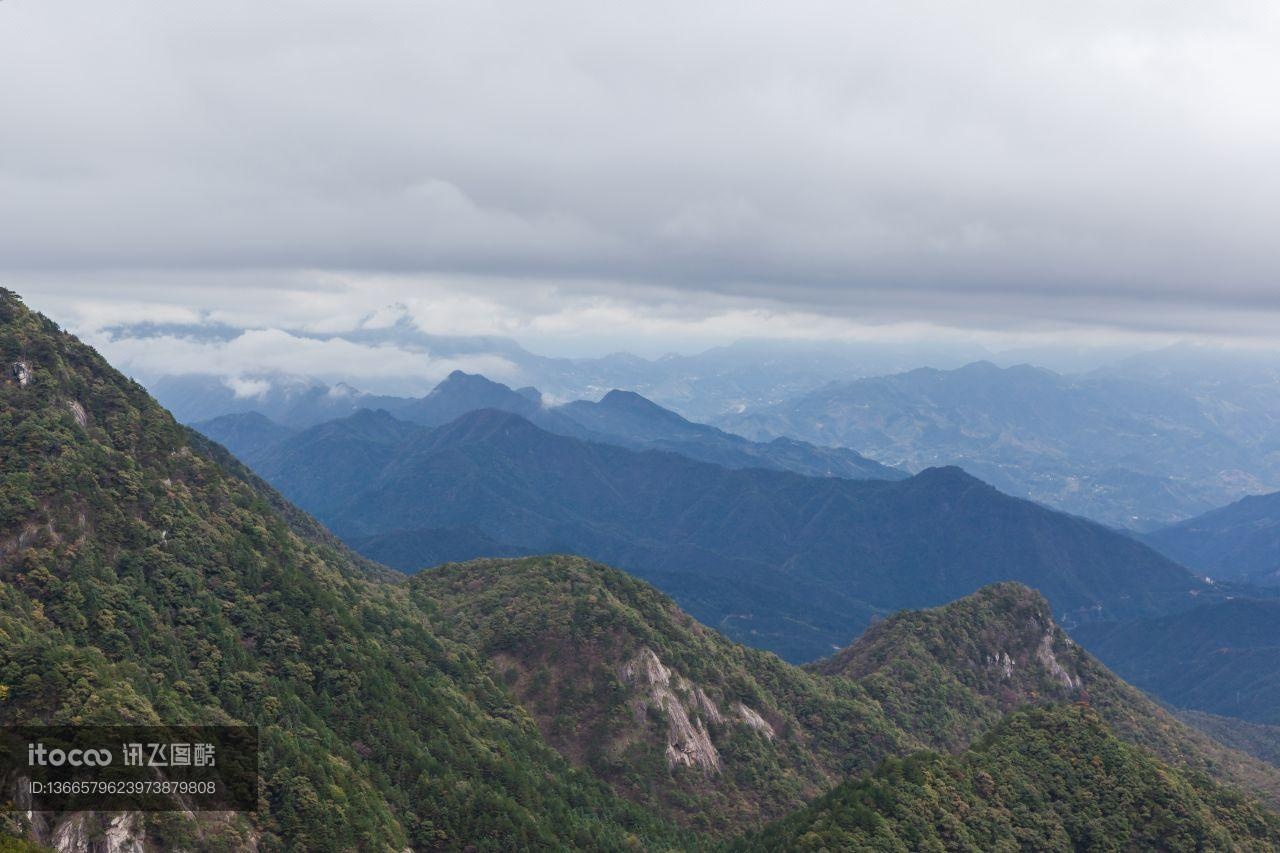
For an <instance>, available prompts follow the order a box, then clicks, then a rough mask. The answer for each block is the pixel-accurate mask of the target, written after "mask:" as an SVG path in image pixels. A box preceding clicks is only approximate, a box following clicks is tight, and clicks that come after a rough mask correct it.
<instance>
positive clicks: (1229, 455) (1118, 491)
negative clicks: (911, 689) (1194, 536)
mask: <svg viewBox="0 0 1280 853" xmlns="http://www.w3.org/2000/svg"><path fill="white" fill-rule="evenodd" d="M1258 405H1262V402H1259V403H1258ZM1267 411H1270V412H1271V414H1269V415H1268V414H1267ZM1254 414H1255V417H1254V418H1253V420H1244V419H1241V418H1233V417H1231V416H1229V413H1227V412H1224V411H1223V409H1222V406H1221V405H1220V404H1216V403H1215V402H1214V401H1213V399H1212V398H1211V397H1209V396H1205V395H1192V394H1190V393H1184V392H1183V391H1181V390H1179V389H1178V388H1177V387H1176V386H1175V385H1165V384H1158V383H1155V382H1152V381H1150V380H1146V379H1139V378H1130V377H1128V376H1125V375H1118V374H1107V373H1094V374H1089V375H1086V376H1062V375H1059V374H1057V373H1053V372H1052V371H1048V370H1044V369H1042V368H1038V367H1032V366H1029V365H1020V366H1014V367H1009V368H1003V369H1002V368H999V367H996V366H995V365H994V364H991V363H990V362H976V363H974V364H970V365H967V366H965V367H962V368H959V369H955V370H935V369H932V368H921V369H917V370H911V371H908V372H906V373H901V374H897V375H893V376H882V377H877V378H871V379H860V380H857V381H852V382H838V383H831V384H829V385H826V386H824V387H822V388H819V389H817V390H814V391H812V392H810V393H808V394H804V395H801V396H799V397H797V398H795V399H793V400H789V401H785V402H781V403H777V404H774V405H771V406H765V407H758V408H756V409H748V410H746V411H745V412H743V413H741V414H738V415H731V416H727V417H724V418H721V419H718V420H717V421H716V423H717V425H718V426H721V427H723V428H725V429H728V430H730V431H732V432H736V433H740V434H742V435H745V436H747V437H749V438H754V439H757V440H767V439H769V438H772V437H775V436H779V435H785V436H790V437H793V438H797V439H802V440H805V441H811V442H814V443H816V444H823V445H841V446H845V447H856V448H858V450H859V451H860V452H862V453H866V454H868V455H870V456H872V457H874V458H875V459H877V460H879V461H881V462H884V463H885V464H888V465H893V466H896V467H901V468H906V469H909V470H919V469H921V468H924V467H928V466H937V465H961V466H963V467H964V468H965V469H966V470H969V471H971V472H973V473H974V474H975V475H976V476H979V477H981V478H983V479H984V480H986V481H988V482H990V483H992V484H993V485H995V486H996V487H997V488H999V489H1001V490H1003V491H1005V492H1008V493H1009V494H1013V495H1017V496H1019V497H1026V498H1030V499H1032V500H1035V501H1038V502H1040V503H1044V504H1046V505H1049V506H1052V507H1055V508H1058V509H1062V510H1065V511H1067V512H1072V513H1075V514H1078V515H1084V516H1087V517H1089V518H1093V519H1095V520H1097V521H1100V522H1103V523H1106V524H1109V525H1111V526H1115V527H1123V528H1131V529H1136V530H1150V529H1153V528H1156V527H1161V526H1165V525H1168V524H1170V523H1173V522H1175V521H1178V520H1180V519H1183V518H1187V517H1188V516H1192V515H1197V514H1199V513H1202V512H1205V511H1207V510H1209V509H1211V508H1213V507H1216V506H1221V505H1222V504H1224V503H1227V502H1228V501H1231V500H1235V499H1236V498H1238V497H1240V496H1241V495H1242V494H1245V493H1248V492H1251V491H1253V492H1257V491H1269V490H1273V489H1276V488H1280V455H1277V454H1276V453H1275V448H1274V446H1273V445H1272V444H1271V443H1270V442H1271V439H1270V438H1269V436H1272V435H1274V434H1275V429H1276V428H1280V409H1270V410H1263V411H1255V412H1254ZM1259 419H1262V420H1264V421H1266V422H1267V423H1270V424H1271V425H1272V426H1271V430H1270V432H1269V433H1268V432H1267V431H1266V430H1264V429H1261V428H1260V427H1259V424H1257V423H1255V422H1254V421H1257V420H1259Z"/></svg>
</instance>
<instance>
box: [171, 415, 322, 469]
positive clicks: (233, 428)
mask: <svg viewBox="0 0 1280 853" xmlns="http://www.w3.org/2000/svg"><path fill="white" fill-rule="evenodd" d="M192 426H193V427H194V428H195V429H196V430H198V431H199V432H201V433H203V434H204V435H206V436H208V437H209V438H212V439H213V440H214V441H216V442H218V443H219V444H221V445H222V446H223V447H225V448H227V450H230V451H231V452H232V453H234V454H235V455H236V456H237V457H238V458H239V459H240V461H241V462H244V463H246V464H248V465H253V464H254V459H255V456H256V454H257V453H258V452H259V451H261V450H262V449H263V448H266V447H270V446H271V445H273V444H275V443H277V442H279V441H283V440H284V439H286V438H288V437H289V436H291V435H295V434H296V433H297V432H298V431H297V430H296V429H291V428H289V427H287V426H282V425H281V424H278V423H276V422H275V421H273V420H271V418H269V417H267V416H266V415H264V414H261V413H259V412H238V413H236V414H230V415H220V416H218V417H216V418H213V419H211V420H207V421H201V422H199V423H196V424H192Z"/></svg>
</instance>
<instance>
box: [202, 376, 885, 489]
mask: <svg viewBox="0 0 1280 853" xmlns="http://www.w3.org/2000/svg"><path fill="white" fill-rule="evenodd" d="M356 399H363V398H356ZM371 403H374V404H377V405H371V406H370V407H369V408H371V409H382V410H385V411H387V412H389V413H390V414H392V415H394V416H395V417H396V418H399V419H401V420H405V421H410V422H412V423H415V424H419V425H422V426H433V427H434V426H441V425H443V424H446V423H448V422H449V421H452V420H455V419H457V418H459V417H461V416H462V415H464V414H467V413H468V412H473V411H476V410H478V409H496V410H499V411H504V412H511V413H513V414H518V415H520V416H521V417H523V418H525V419H526V420H528V421H530V422H532V423H534V424H537V425H538V426H539V427H541V428H542V429H545V430H547V431H548V432H553V433H556V434H558V435H567V436H572V437H574V438H583V439H587V440H591V441H596V442H601V443H604V444H616V445H618V446H620V447H629V448H632V449H637V450H644V449H653V450H668V451H671V452H673V453H679V454H681V455H683V456H688V457H689V458H691V459H700V460H702V461H705V462H714V463H716V464H719V465H724V466H726V467H729V468H771V469H773V470H778V471H796V472H797V473H801V474H809V475H812V476H819V477H849V478H853V479H880V480H900V479H904V478H906V477H907V476H908V475H907V474H906V473H905V472H902V471H899V470H897V469H895V468H890V467H888V466H885V465H881V464H879V463H878V462H874V461H872V460H870V459H867V458H866V457H864V456H861V455H860V454H858V453H855V452H854V451H852V450H848V449H845V448H829V447H817V446H814V445H811V444H808V443H807V442H802V441H795V440H792V439H775V440H773V441H771V442H768V443H757V442H752V441H749V440H747V439H745V438H742V437H741V436H737V435H732V434H730V433H726V432H724V431H722V430H719V429H716V428H715V427H711V426H706V425H704V424H696V423H693V422H692V421H689V420H686V419H685V418H683V417H681V416H680V415H678V414H676V413H675V412H672V411H670V410H668V409H664V408H662V407H661V406H659V405H657V404H656V403H653V402H652V401H650V400H647V399H645V398H644V397H641V396H640V395H639V394H636V393H635V392H631V391H618V390H614V391H610V392H609V393H608V394H606V395H605V396H604V398H603V399H601V400H600V401H599V402H589V401H586V400H579V401H575V402H571V403H566V404H564V405H561V406H547V405H545V404H544V401H543V400H542V396H541V394H540V393H539V392H538V390H537V389H536V388H522V389H519V390H512V389H511V388H509V387H507V386H506V385H503V384H501V383H499V382H493V381H492V380H489V379H487V378H485V377H483V376H479V375H476V374H469V373H463V372H461V371H454V372H453V373H451V374H450V375H449V376H448V377H447V378H445V380H444V381H442V382H441V383H440V384H439V385H437V386H436V388H435V389H433V390H432V391H431V393H430V394H428V395H427V396H425V397H422V398H421V399H401V398H376V399H372V400H371ZM264 419H265V416H264V415H262V413H260V412H257V411H253V412H244V413H236V414H229V415H223V416H221V417H219V418H215V419H212V420H209V421H202V422H200V423H197V424H195V426H196V428H197V429H200V430H201V431H202V432H204V433H205V434H206V435H208V436H209V437H210V438H213V439H214V440H215V441H220V442H222V443H223V444H226V445H227V446H228V447H231V448H233V452H236V454H237V455H238V456H240V457H241V458H242V459H245V461H250V460H251V459H254V458H257V457H258V456H259V454H260V453H261V452H262V451H264V450H265V449H266V448H267V447H269V446H270V445H272V444H274V443H276V442H277V441H279V440H281V439H282V438H283V437H285V436H287V435H288V434H289V432H290V430H289V428H286V427H284V426H283V425H278V424H273V422H270V421H269V420H267V421H266V423H269V424H273V428H268V427H267V426H266V425H265V424H264ZM323 422H324V421H321V423H323ZM236 448H238V449H236Z"/></svg>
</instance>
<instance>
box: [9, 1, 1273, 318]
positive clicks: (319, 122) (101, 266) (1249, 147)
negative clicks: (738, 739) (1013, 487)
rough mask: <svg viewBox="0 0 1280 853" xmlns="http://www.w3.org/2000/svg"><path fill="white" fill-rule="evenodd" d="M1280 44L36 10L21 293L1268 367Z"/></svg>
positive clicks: (12, 256)
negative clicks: (1172, 357)
mask: <svg viewBox="0 0 1280 853" xmlns="http://www.w3.org/2000/svg"><path fill="white" fill-rule="evenodd" d="M1277 43H1280V10H1278V8H1277V7H1276V6H1275V4H1272V3H1267V2H1265V1H1264V0H1256V2H1233V1H1232V0H1228V2H1226V3H1222V4H1214V5H1212V6H1206V5H1205V4H1194V3H1190V2H1176V3H1160V4H1156V3H1147V2H1135V3H1123V4H1117V3H1114V2H1101V1H1100V0H1099V2H1082V3H1074V4H1069V5H1064V4H1059V5H1057V6H1054V5H1052V4H1027V3H1019V2H1014V1H1013V0H998V1H997V2H992V3H986V4H981V5H978V6H975V5H973V4H943V3H935V2H926V0H901V2H894V3H853V4H850V3H837V2H810V0H797V2H793V3H772V4H763V3H741V2H709V3H699V4H687V3H684V4H677V3H667V2H649V3H643V4H639V3H636V4H630V3H623V4H600V3H586V2H578V3H574V2H561V0H547V2H544V3H538V4H521V3H514V2H505V3H504V2H483V0H478V2H474V3H465V4H456V3H437V2H421V1H420V0H375V2H370V3H350V2H346V3H338V2H335V1H334V0H308V2H301V0H276V2H271V3H261V2H257V3H251V2H245V0H225V1H224V2H219V3H201V4H191V3H172V2H168V3H166V2H162V0H121V2H118V3H113V4H111V8H110V10H109V13H108V11H107V10H106V9H105V7H103V6H102V4H100V3H92V2H88V0H65V2H59V3H47V2H35V0H11V2H6V3H4V4H2V5H0V79H3V80H5V85H3V86H0V115H3V116H5V119H4V121H5V128H6V133H5V139H4V146H5V147H4V153H3V156H0V223H2V224H3V227H2V228H0V258H3V261H0V264H2V266H0V275H3V276H4V282H5V283H7V284H8V285H9V286H12V287H15V288H18V289H20V290H26V291H28V292H29V295H32V296H35V297H37V299H36V301H38V297H39V296H41V295H47V298H49V299H64V300H68V299H71V298H72V295H74V297H75V299H77V300H78V301H79V303H84V304H87V303H89V302H93V301H96V302H97V303H98V305H99V307H100V308H101V309H102V310H103V311H110V310H115V311H116V312H117V313H120V312H121V307H120V302H119V301H118V299H119V294H118V291H117V290H116V288H118V287H119V285H120V282H121V281H122V280H125V279H127V280H129V281H138V282H143V283H147V282H158V281H163V282H165V283H166V284H167V285H168V286H170V287H171V288H176V289H177V290H176V292H175V293H174V294H165V295H160V294H154V295H153V298H151V300H150V301H149V302H146V304H147V305H148V306H150V307H149V308H148V309H147V310H152V309H157V310H158V308H157V306H160V307H164V308H165V309H166V310H170V311H172V312H174V313H175V315H176V314H178V313H181V312H183V311H194V312H196V313H197V314H200V313H201V312H204V313H203V314H201V315H202V316H207V315H208V312H215V313H216V312H219V311H221V312H228V313H234V312H235V311H236V306H237V304H238V305H240V306H242V308H243V309H244V310H245V311H253V310H258V311H266V310H272V311H275V314H273V315H272V316H273V317H276V318H278V317H283V316H286V315H289V316H293V317H304V318H309V319H306V322H312V323H317V324H318V323H322V322H324V317H325V316H330V317H332V314H329V315H326V314H325V311H326V310H329V311H330V312H332V311H339V310H344V311H345V310H348V309H347V308H346V307H343V306H346V305H347V304H348V302H349V300H348V299H347V296H346V295H348V294H350V293H352V292H358V291H359V289H360V288H361V287H364V286H365V285H366V284H367V283H368V282H371V281H372V282H380V283H382V284H385V283H386V282H395V283H396V289H397V292H398V293H399V294H400V297H402V298H405V299H410V300H412V299H413V298H415V297H419V298H421V299H422V300H425V301H424V302H423V304H430V305H434V306H436V309H435V310H436V312H437V313H435V314H434V315H432V316H417V315H415V319H417V320H418V321H419V322H420V323H421V324H426V325H428V326H430V325H432V324H434V325H436V326H449V328H450V329H453V330H465V331H479V330H481V329H483V330H485V331H488V332H503V333H525V334H529V335H535V336H536V335H538V334H552V335H554V334H557V333H559V331H562V330H558V329H557V328H554V327H555V326H556V324H557V323H561V324H563V323H581V324H585V325H586V327H588V328H590V329H593V330H599V331H600V333H601V334H602V335H603V336H608V335H609V334H610V331H609V330H610V328H612V327H616V328H620V329H626V328H632V329H634V328H635V324H636V323H637V322H648V323H651V324H654V325H655V326H662V325H663V323H664V322H665V320H664V318H667V317H671V318H673V319H672V323H673V324H674V325H672V326H671V327H670V329H669V330H668V331H669V333H670V334H672V335H674V336H679V335H682V334H689V333H690V332H692V333H694V334H706V335H707V336H708V339H713V338H715V337H716V335H717V334H720V331H718V330H723V329H729V328H733V329H736V330H739V331H741V330H743V329H748V330H750V329H751V328H753V327H757V326H767V325H769V323H772V322H779V318H780V317H792V318H829V320H828V322H831V323H833V324H834V325H835V326H839V327H840V328H838V329H836V332H839V331H840V330H841V329H846V330H847V328H848V324H870V325H873V326H874V325H878V324H926V325H937V326H949V327H955V328H965V329H988V330H991V329H994V330H1002V331H1010V330H1012V331H1015V332H1018V331H1035V330H1043V329H1062V328H1079V327H1084V328H1093V329H1113V330H1115V329H1118V330H1131V331H1136V332H1145V331H1151V332H1156V333H1170V334H1193V335H1194V334H1225V335H1230V334H1245V335H1253V336H1260V335H1264V334H1266V333H1267V331H1268V330H1269V329H1271V328H1274V323H1275V321H1276V320H1277V317H1278V316H1280V286H1277V282H1278V281H1280V241H1277V240H1276V239H1275V234H1276V233H1278V232H1280V170H1277V169H1275V168H1274V160H1275V151H1276V150H1278V144H1280V108H1277V106H1276V98H1275V96H1274V90H1275V84H1276V82H1277V81H1278V80H1280V53H1277V52H1276V51H1275V50H1274V46H1275V44H1277ZM264 283H265V285H266V287H265V291H266V292H264V287H263V284H264ZM353 283H354V284H353ZM353 288H354V289H355V290H354V291H353ZM442 288H443V289H444V290H446V291H448V293H449V294H450V296H449V297H448V298H445V297H444V296H440V295H439V292H440V290H441V289H442ZM33 289H34V290H37V291H39V292H38V293H30V291H32V290H33ZM95 289H96V291H97V292H96V293H94V290H95ZM215 294H226V295H227V296H226V299H221V298H220V297H215ZM303 295H305V296H306V297H307V298H308V299H311V300H314V302H313V304H312V305H310V306H296V305H293V306H289V305H286V304H285V303H287V302H289V301H296V300H298V299H299V298H300V297H301V296H303ZM547 299H553V300H560V301H561V302H562V303H563V306H565V307H563V308H562V309H559V310H551V309H546V308H545V307H542V308H540V307H539V306H540V305H542V303H543V302H545V301H546V300H547ZM381 304H384V303H382V302H377V303H371V304H369V305H367V306H366V307H365V310H367V311H372V310H374V309H376V308H377V307H378V306H379V305H381ZM112 305H115V306H116V307H115V308H114V309H112V308H110V306H112ZM688 305H693V306H695V307H694V308H692V309H691V308H689V307H687V306H688ZM494 306H497V307H496V308H495V307H494ZM682 306H684V307H682ZM690 316H692V318H693V320H694V321H696V322H694V323H693V325H692V326H690V325H689V323H687V322H685V321H686V320H688V319H689V317H690ZM761 317H763V318H765V320H764V321H761V319H760V318H761ZM708 318H712V319H710V320H708ZM715 318H719V319H715ZM331 321H332V322H339V321H336V320H331ZM342 322H345V321H342ZM706 322H710V323H712V325H713V326H714V327H715V328H712V329H710V330H707V329H703V330H702V331H701V332H700V331H699V328H700V327H699V326H698V323H704V324H705V323H706ZM797 322H800V323H801V324H802V325H803V324H804V323H805V322H807V321H804V320H803V319H801V320H798V321H797ZM716 324H719V325H718V326H717V325H716ZM841 324H844V325H841ZM248 325H253V324H248ZM512 326H515V327H516V328H515V330H514V332H513V329H512V328H511V327H512ZM544 327H547V328H544ZM672 329H674V331H671V330H672ZM570 331H573V330H572V329H571V330H570ZM658 333H660V332H658V331H655V334H658Z"/></svg>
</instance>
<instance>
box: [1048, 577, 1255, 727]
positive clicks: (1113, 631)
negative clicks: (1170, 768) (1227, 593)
mask: <svg viewBox="0 0 1280 853" xmlns="http://www.w3.org/2000/svg"><path fill="white" fill-rule="evenodd" d="M1073 633H1074V635H1075V636H1076V638H1077V639H1079V640H1080V642H1082V643H1084V644H1085V645H1087V646H1088V647H1089V649H1090V650H1091V651H1093V652H1094V653H1095V654H1096V655H1098V657H1099V658H1101V659H1102V660H1103V661H1105V662H1106V664H1107V665H1108V666H1110V667H1111V668H1112V669H1114V670H1115V671H1116V672H1117V673H1119V674H1120V675H1121V676H1122V677H1124V678H1125V679H1127V680H1129V681H1131V682H1132V683H1134V684H1136V685H1137V686H1138V687H1141V688H1142V689H1143V690H1147V691H1149V692H1151V693H1154V694H1155V695H1157V696H1159V697H1161V698H1162V699H1164V700H1165V701H1167V702H1170V703H1172V704H1173V705H1176V706H1178V707H1182V708H1192V709H1197V710H1201V711H1208V712H1211V713H1214V714H1225V715H1229V716H1233V717H1241V718H1243V719H1246V720H1253V721H1254V722H1259V723H1272V724H1276V723H1280V600H1277V599H1263V600H1258V599H1247V598H1240V599H1234V600H1230V601H1223V602H1218V603H1211V604H1207V605H1205V606H1203V607H1196V608H1194V609H1192V610H1188V611H1185V612H1182V613H1176V614H1170V615H1166V616H1161V617H1155V618H1146V619H1135V620H1131V621H1125V622H1122V623H1119V624H1112V623H1098V624H1086V625H1080V626H1079V627H1078V628H1076V629H1074V631H1073Z"/></svg>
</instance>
